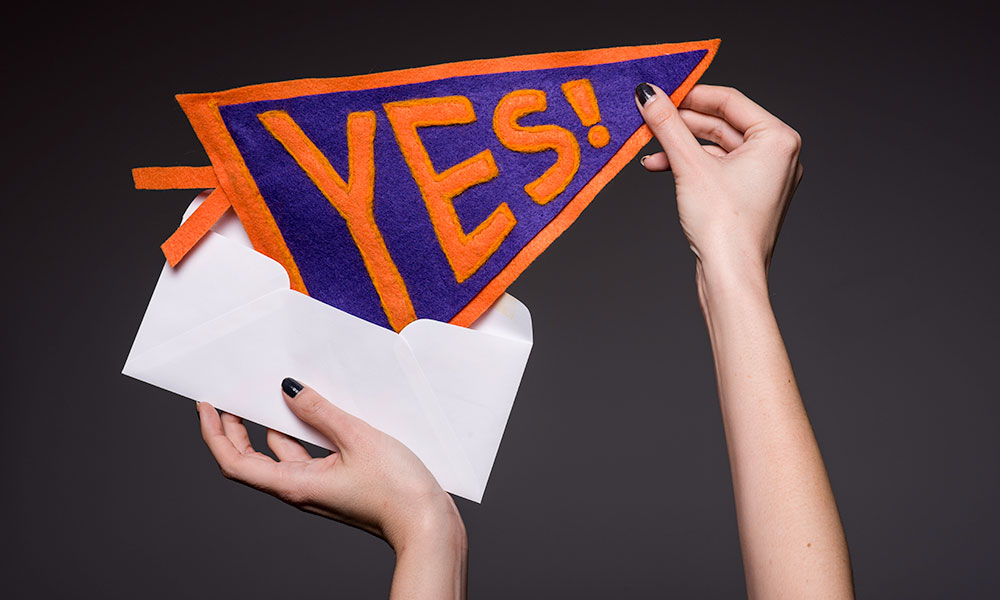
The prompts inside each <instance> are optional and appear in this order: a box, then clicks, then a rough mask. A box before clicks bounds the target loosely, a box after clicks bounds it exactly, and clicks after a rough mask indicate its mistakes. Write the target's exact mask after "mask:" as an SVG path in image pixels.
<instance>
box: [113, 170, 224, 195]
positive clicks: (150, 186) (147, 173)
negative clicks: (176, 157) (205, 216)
mask: <svg viewBox="0 0 1000 600" xmlns="http://www.w3.org/2000/svg"><path fill="white" fill-rule="evenodd" d="M132 180H133V181H135V188H136V189H137V190H195V189H208V188H214V187H216V186H218V185H219V182H218V180H217V179H216V178H215V169H213V168H212V167H138V168H135V169H132Z"/></svg>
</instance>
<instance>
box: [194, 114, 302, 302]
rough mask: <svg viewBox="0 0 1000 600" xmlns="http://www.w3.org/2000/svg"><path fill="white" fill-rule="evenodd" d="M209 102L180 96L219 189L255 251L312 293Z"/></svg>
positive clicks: (298, 287) (295, 286)
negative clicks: (270, 260)
mask: <svg viewBox="0 0 1000 600" xmlns="http://www.w3.org/2000/svg"><path fill="white" fill-rule="evenodd" d="M205 100H206V101H201V102H192V101H190V100H189V99H188V97H185V96H177V101H178V103H179V104H180V105H181V109H182V110H184V113H185V114H186V115H187V117H188V121H190V122H191V126H192V127H193V128H194V131H195V134H196V135H197V136H198V140H199V141H201V144H202V146H203V147H204V148H205V152H206V153H207V154H208V158H209V160H210V161H212V165H213V166H214V167H215V174H216V176H217V177H218V180H219V188H220V189H222V190H223V191H224V192H225V194H226V197H227V198H229V201H230V203H231V204H232V207H233V210H234V211H235V212H236V216H237V217H239V219H240V223H242V224H243V229H244V230H245V231H246V233H247V236H248V237H249V238H250V242H251V243H252V244H253V247H254V249H256V250H257V251H258V252H260V253H261V254H264V255H266V256H269V257H271V258H273V259H274V260H275V261H277V262H278V264H280V265H281V266H283V267H285V270H286V271H287V272H288V279H289V280H290V282H291V288H292V289H293V290H296V291H299V292H302V293H303V294H308V293H309V291H308V290H307V289H306V284H305V282H304V281H303V280H302V275H301V274H300V273H299V268H298V266H297V265H296V264H295V259H293V258H292V253H291V252H290V251H289V250H288V246H287V245H285V238H284V237H283V236H282V235H281V231H280V230H279V229H278V225H277V223H275V222H274V217H273V216H272V215H271V211H270V209H268V208H267V204H265V203H264V198H263V197H261V195H260V190H258V189H257V184H256V183H254V180H253V177H252V176H251V175H250V171H249V170H248V169H247V166H246V164H245V163H244V162H243V157H242V156H241V155H240V152H239V150H238V149H237V148H236V143H235V142H233V138H232V137H230V135H229V132H228V131H227V130H226V126H225V123H224V122H223V121H222V115H221V114H219V106H218V102H216V101H215V100H212V99H205Z"/></svg>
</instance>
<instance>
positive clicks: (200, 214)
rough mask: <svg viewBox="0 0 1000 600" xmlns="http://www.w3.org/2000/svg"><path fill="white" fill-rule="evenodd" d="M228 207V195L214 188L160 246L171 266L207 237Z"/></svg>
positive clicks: (174, 265) (175, 264)
mask: <svg viewBox="0 0 1000 600" xmlns="http://www.w3.org/2000/svg"><path fill="white" fill-rule="evenodd" d="M137 181H138V180H137ZM199 187H201V186H199ZM228 208H229V198H227V197H226V194H225V193H224V192H223V191H222V190H221V189H219V188H216V189H215V190H213V191H212V193H211V194H209V195H208V198H206V199H205V201H204V202H203V203H202V204H201V206H199V207H198V208H197V209H195V211H194V212H193V213H191V216H190V217H188V218H187V220H186V221H184V222H183V223H181V226H180V227H178V228H177V231H175V232H174V233H173V235H171V236H170V237H169V238H167V241H165V242H163V244H162V245H161V246H160V249H161V250H163V255H164V256H166V257H167V262H168V263H170V266H171V267H176V266H177V263H179V262H181V259H182V258H184V255H186V254H187V253H188V251H190V250H191V248H194V245H195V244H197V243H198V241H199V240H200V239H201V238H203V237H205V234H206V233H208V230H209V229H211V228H212V226H213V225H215V223H216V221H218V220H219V218H221V217H222V215H223V214H225V212H226V210H227V209H228Z"/></svg>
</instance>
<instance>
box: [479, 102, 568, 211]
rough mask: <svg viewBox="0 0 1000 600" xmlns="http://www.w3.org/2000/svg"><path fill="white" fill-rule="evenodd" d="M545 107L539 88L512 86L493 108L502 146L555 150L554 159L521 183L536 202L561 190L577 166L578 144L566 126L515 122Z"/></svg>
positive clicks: (521, 149) (529, 150)
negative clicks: (549, 165)
mask: <svg viewBox="0 0 1000 600" xmlns="http://www.w3.org/2000/svg"><path fill="white" fill-rule="evenodd" d="M546 108H548V105H547V103H546V100H545V92H543V91H542V90H515V91H513V92H511V93H509V94H507V95H506V96H504V97H503V98H501V99H500V102H498V103H497V107H496V109H494V111H493V132H494V133H496V136H497V139H499V140H500V143H501V144H503V145H504V146H505V147H507V148H510V149H511V150H514V151H515V152H544V151H545V150H555V152H556V162H555V163H553V164H552V166H551V167H549V168H548V169H547V170H546V171H545V172H544V173H542V175H541V177H539V178H538V179H536V180H534V181H532V182H531V183H529V184H528V185H526V186H524V191H525V192H527V193H528V195H529V196H531V199H532V200H534V201H535V202H536V203H537V204H546V203H548V202H549V201H550V200H552V199H553V198H555V197H556V196H558V195H559V194H561V193H562V192H563V190H565V189H566V186H567V185H569V182H570V181H572V180H573V177H574V176H575V175H576V172H577V171H578V170H579V169H580V145H579V144H578V143H577V142H576V138H575V137H574V136H573V134H572V133H571V132H570V131H569V130H568V129H564V128H562V127H559V126H558V125H534V126H530V127H523V126H521V125H518V123H517V120H518V119H520V118H521V117H524V116H527V115H530V114H531V113H536V112H543V111H544V110H545V109H546Z"/></svg>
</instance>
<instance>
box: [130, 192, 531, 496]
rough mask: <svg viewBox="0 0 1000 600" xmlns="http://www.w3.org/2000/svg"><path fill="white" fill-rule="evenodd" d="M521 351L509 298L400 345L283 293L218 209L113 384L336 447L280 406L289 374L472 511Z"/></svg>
mask: <svg viewBox="0 0 1000 600" xmlns="http://www.w3.org/2000/svg"><path fill="white" fill-rule="evenodd" d="M206 196H207V194H202V195H201V196H199V197H198V198H196V199H195V201H194V202H193V203H192V204H191V206H190V207H189V208H188V211H187V213H186V214H185V215H184V218H185V219H186V218H187V217H188V216H189V215H190V214H191V213H192V212H194V209H195V208H197V206H199V205H200V203H201V202H202V201H203V200H204V198H205V197H206ZM531 344H532V334H531V315H530V314H529V313H528V309H527V308H526V307H525V306H524V305H523V304H521V303H520V302H519V301H518V300H517V299H515V298H514V297H513V296H510V295H507V294H504V295H503V296H501V297H500V299H499V300H497V302H496V303H495V304H494V305H493V306H492V307H491V308H490V309H489V310H488V311H487V312H486V313H484V314H483V316H482V317H480V318H479V320H478V321H476V323H474V324H473V325H472V327H470V328H464V327H458V326H455V325H450V324H447V323H440V322H438V321H431V320H428V319H420V320H417V321H414V322H412V323H410V324H409V325H407V326H406V327H405V328H404V329H403V330H402V331H401V332H400V333H398V334H397V333H394V332H392V331H390V330H388V329H385V328H383V327H379V326H378V325H374V324H371V323H369V322H367V321H364V320H362V319H359V318H357V317H355V316H352V315H350V314H347V313H345V312H343V311H341V310H338V309H336V308H334V307H332V306H329V305H327V304H324V303H322V302H320V301H318V300H315V299H313V298H310V297H308V296H306V295H304V294H300V293H298V292H296V291H293V290H291V289H289V283H288V276H287V274H286V273H285V270H284V268H282V267H281V266H280V265H279V264H278V263H277V262H275V261H273V260H271V259H270V258H268V257H266V256H264V255H263V254H260V253H258V252H256V251H254V250H253V248H252V247H251V246H250V241H249V239H248V238H247V236H246V233H245V232H244V231H243V228H242V225H240V222H239V220H238V219H237V218H236V217H235V215H233V214H232V212H231V211H229V212H227V214H226V215H225V216H224V217H223V218H222V219H221V220H220V221H219V222H218V223H217V224H216V226H215V227H214V228H213V233H210V234H209V235H207V236H206V237H205V238H204V239H203V240H201V242H200V243H199V244H198V246H197V247H196V248H195V249H194V250H193V251H192V252H191V254H190V255H189V256H188V257H187V258H186V259H185V260H184V262H183V263H181V264H180V265H179V266H178V267H176V268H171V267H169V266H168V265H164V268H163V271H162V273H161V274H160V278H159V280H158V281H157V283H156V289H154V290H153V297H152V298H151V299H150V301H149V306H148V307H147V308H146V314H145V316H144V317H143V319H142V324H141V325H140V326H139V332H138V333H137V334H136V338H135V341H134V342H133V344H132V350H131V351H130V352H129V356H128V359H127V360H126V362H125V367H124V368H123V369H122V373H124V374H125V375H128V376H130V377H134V378H135V379H139V380H141V381H145V382H146V383H150V384H153V385H155V386H157V387H161V388H163V389H166V390H169V391H172V392H175V393H177V394H180V395H182V396H186V397H188V398H192V399H194V400H199V401H207V402H210V403H212V404H213V405H214V406H216V407H217V408H219V409H222V410H225V411H227V412H230V413H233V414H235V415H238V416H240V417H243V418H244V419H247V420H250V421H254V422H256V423H260V424H261V425H264V426H267V427H270V428H272V429H277V430H278V431H282V432H284V433H287V434H289V435H291V436H294V437H297V438H299V439H302V440H305V441H307V442H310V443H312V444H316V445H317V446H321V447H323V448H327V449H333V445H332V444H331V443H330V442H329V441H328V440H327V439H326V438H325V437H323V436H322V435H321V434H320V433H319V432H317V431H316V430H315V429H313V428H311V427H309V426H308V425H306V424H305V423H303V422H302V421H299V420H298V418H296V417H295V416H294V415H293V414H292V412H291V411H290V410H289V409H288V407H287V406H286V405H285V402H284V400H283V399H282V397H281V388H280V382H281V380H282V379H283V378H284V377H294V378H296V379H299V380H301V381H303V382H305V383H306V384H308V385H309V386H310V387H312V388H314V389H316V390H317V391H318V392H319V393H321V394H323V395H324V396H326V397H327V398H328V399H330V401H331V402H333V403H335V404H337V405H338V406H340V407H341V408H343V409H344V410H346V411H348V412H350V413H351V414H353V415H355V416H357V417H360V418H362V419H364V420H365V421H367V422H368V423H370V424H371V425H373V426H374V427H376V428H378V429H381V430H382V431H385V432H386V433H388V434H389V435H392V436H393V437H395V438H396V439H398V440H400V441H401V442H403V443H404V444H406V445H407V446H408V447H409V448H410V449H411V450H412V451H413V452H414V453H415V454H416V455H417V456H419V457H420V459H421V460H423V462H424V464H425V465H427V468H428V469H430V471H431V473H433V474H434V476H435V477H436V478H437V480H438V482H439V483H440V484H441V486H442V487H443V488H444V489H445V490H447V491H449V492H452V493H454V494H456V495H458V496H462V497H464V498H468V499H469V500H473V501H475V502H480V501H481V500H482V497H483V492H484V491H485V489H486V483H487V480H488V479H489V475H490V471H491V470H492V468H493V461H494V459H495V458H496V454H497V449H498V448H499V446H500V439H501V437H502V436H503V431H504V428H505V427H506V425H507V417H508V415H509V414H510V409H511V407H512V405H513V403H514V396H515V395H516V393H517V388H518V385H519V384H520V382H521V375H522V373H523V372H524V367H525V364H526V363H527V361H528V354H529V352H530V351H531Z"/></svg>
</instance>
